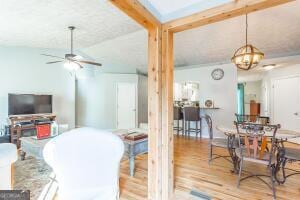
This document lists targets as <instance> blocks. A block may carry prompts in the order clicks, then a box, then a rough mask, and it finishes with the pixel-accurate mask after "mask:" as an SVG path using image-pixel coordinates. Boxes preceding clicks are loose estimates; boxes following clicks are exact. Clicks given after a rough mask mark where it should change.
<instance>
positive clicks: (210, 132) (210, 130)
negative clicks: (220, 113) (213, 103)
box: [204, 114, 214, 140]
mask: <svg viewBox="0 0 300 200" xmlns="http://www.w3.org/2000/svg"><path fill="white" fill-rule="evenodd" d="M204 119H205V121H206V123H207V128H208V133H209V139H211V140H212V139H213V138H214V135H213V126H212V119H211V117H210V116H209V115H207V114H206V115H205V116H204Z"/></svg>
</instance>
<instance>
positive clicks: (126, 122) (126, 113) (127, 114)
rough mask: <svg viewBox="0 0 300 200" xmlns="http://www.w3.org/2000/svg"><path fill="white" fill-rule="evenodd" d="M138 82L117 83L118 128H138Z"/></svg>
mask: <svg viewBox="0 0 300 200" xmlns="http://www.w3.org/2000/svg"><path fill="white" fill-rule="evenodd" d="M136 88H137V87H136V84H134V83H118V84H117V128H118V129H131V128H136V124H137V104H136V99H137V95H136V90H137V89H136Z"/></svg>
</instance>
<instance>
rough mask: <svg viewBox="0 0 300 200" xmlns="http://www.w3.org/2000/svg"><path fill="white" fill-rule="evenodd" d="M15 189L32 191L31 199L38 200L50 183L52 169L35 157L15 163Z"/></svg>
mask: <svg viewBox="0 0 300 200" xmlns="http://www.w3.org/2000/svg"><path fill="white" fill-rule="evenodd" d="M14 166H15V173H14V189H16V190H30V199H31V200H37V199H38V197H39V195H40V193H41V192H42V190H43V188H44V186H45V185H46V184H47V183H48V182H49V179H48V176H49V175H50V173H51V171H52V170H51V168H50V167H49V166H48V165H47V164H46V163H45V162H44V161H43V160H37V159H35V158H33V157H26V159H25V160H20V159H19V160H18V161H17V162H16V163H15V165H14Z"/></svg>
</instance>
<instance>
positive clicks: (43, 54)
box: [41, 54, 65, 60]
mask: <svg viewBox="0 0 300 200" xmlns="http://www.w3.org/2000/svg"><path fill="white" fill-rule="evenodd" d="M41 55H42V56H48V57H52V58H60V59H63V60H64V59H65V58H63V57H59V56H53V55H49V54H41Z"/></svg>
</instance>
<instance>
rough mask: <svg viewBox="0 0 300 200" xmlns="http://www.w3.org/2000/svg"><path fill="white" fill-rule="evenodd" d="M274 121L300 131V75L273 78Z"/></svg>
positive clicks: (283, 127)
mask: <svg viewBox="0 0 300 200" xmlns="http://www.w3.org/2000/svg"><path fill="white" fill-rule="evenodd" d="M272 89H273V98H272V99H273V120H272V121H273V123H274V124H277V123H278V124H279V123H280V124H281V126H282V129H290V130H295V131H300V76H293V77H285V78H279V79H275V80H273V84H272Z"/></svg>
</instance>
